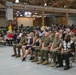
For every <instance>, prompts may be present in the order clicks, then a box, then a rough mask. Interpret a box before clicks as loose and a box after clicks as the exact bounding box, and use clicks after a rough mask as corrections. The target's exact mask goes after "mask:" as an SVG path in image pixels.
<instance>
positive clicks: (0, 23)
mask: <svg viewBox="0 0 76 75" xmlns="http://www.w3.org/2000/svg"><path fill="white" fill-rule="evenodd" d="M0 26H4V27H6V26H7V20H6V19H5V18H0Z"/></svg>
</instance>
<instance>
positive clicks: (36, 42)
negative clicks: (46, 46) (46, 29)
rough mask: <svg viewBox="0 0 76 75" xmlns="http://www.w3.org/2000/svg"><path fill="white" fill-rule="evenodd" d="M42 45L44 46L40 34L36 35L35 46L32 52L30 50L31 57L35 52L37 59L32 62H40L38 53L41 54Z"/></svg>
mask: <svg viewBox="0 0 76 75" xmlns="http://www.w3.org/2000/svg"><path fill="white" fill-rule="evenodd" d="M41 45H42V42H41V39H40V37H39V34H36V35H35V41H34V45H33V46H32V48H31V50H30V52H31V55H32V54H33V51H34V55H35V58H34V59H33V60H32V62H34V61H37V60H38V52H39V51H40V49H41Z"/></svg>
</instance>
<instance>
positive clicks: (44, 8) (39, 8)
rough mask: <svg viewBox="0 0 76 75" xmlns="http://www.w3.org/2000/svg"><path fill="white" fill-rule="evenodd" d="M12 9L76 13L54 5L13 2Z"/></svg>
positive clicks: (73, 10)
mask: <svg viewBox="0 0 76 75" xmlns="http://www.w3.org/2000/svg"><path fill="white" fill-rule="evenodd" d="M0 8H6V7H5V6H0ZM12 8H13V9H18V10H21V9H22V10H27V9H28V10H37V11H42V10H44V11H48V12H58V13H66V12H68V13H76V10H75V9H65V8H54V7H44V6H33V5H23V4H13V7H12Z"/></svg>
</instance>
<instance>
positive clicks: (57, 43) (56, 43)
mask: <svg viewBox="0 0 76 75" xmlns="http://www.w3.org/2000/svg"><path fill="white" fill-rule="evenodd" d="M60 44H62V40H61V39H59V40H57V39H54V41H53V45H54V48H57V47H59V45H60Z"/></svg>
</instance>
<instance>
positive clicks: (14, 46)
mask: <svg viewBox="0 0 76 75" xmlns="http://www.w3.org/2000/svg"><path fill="white" fill-rule="evenodd" d="M26 41H27V39H26V37H21V40H20V43H19V44H13V51H14V54H13V55H12V56H16V57H20V49H21V47H22V45H23V44H25V42H26ZM16 48H18V55H17V51H16Z"/></svg>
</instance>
